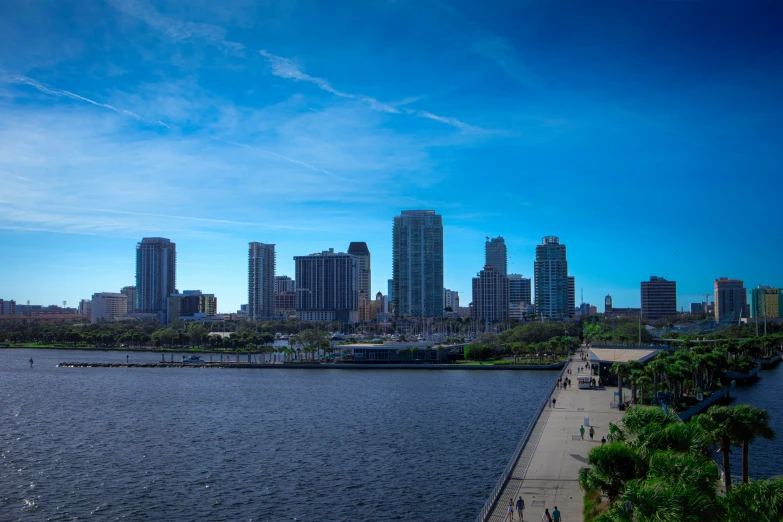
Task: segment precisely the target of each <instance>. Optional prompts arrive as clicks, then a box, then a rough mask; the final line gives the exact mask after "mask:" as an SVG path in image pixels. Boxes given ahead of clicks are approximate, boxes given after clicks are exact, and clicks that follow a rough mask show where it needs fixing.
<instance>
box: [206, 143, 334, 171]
mask: <svg viewBox="0 0 783 522" xmlns="http://www.w3.org/2000/svg"><path fill="white" fill-rule="evenodd" d="M212 139H213V140H215V141H219V142H221V143H226V144H227V145H234V146H236V147H243V148H246V149H252V150H257V151H259V152H262V153H264V154H269V155H270V156H273V157H275V158H279V159H281V160H283V161H287V162H289V163H293V164H295V165H301V166H302V167H305V168H307V169H310V170H312V171H315V172H321V173H323V174H329V175H333V174H332V173H331V172H329V171H328V170H324V169H319V168H318V167H314V166H312V165H310V164H309V163H305V162H304V161H301V160H298V159H294V158H289V157H288V156H283V155H282V154H279V153H277V152H272V151H271V150H268V149H264V148H261V147H254V146H252V145H248V144H247V143H239V142H237V141H229V140H224V139H222V138H215V137H213V138H212Z"/></svg>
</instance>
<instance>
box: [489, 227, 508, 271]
mask: <svg viewBox="0 0 783 522" xmlns="http://www.w3.org/2000/svg"><path fill="white" fill-rule="evenodd" d="M484 266H491V267H493V268H494V269H495V270H497V271H498V272H500V274H501V275H504V276H505V275H506V274H507V273H508V254H507V252H506V240H505V239H503V238H502V237H500V236H498V237H496V238H493V239H489V238H487V241H486V242H485V243H484Z"/></svg>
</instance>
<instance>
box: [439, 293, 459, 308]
mask: <svg viewBox="0 0 783 522" xmlns="http://www.w3.org/2000/svg"><path fill="white" fill-rule="evenodd" d="M449 308H450V309H451V311H452V312H456V311H457V309H458V308H459V292H457V291H456V290H449V289H448V288H444V289H443V310H444V311H445V310H447V309H449Z"/></svg>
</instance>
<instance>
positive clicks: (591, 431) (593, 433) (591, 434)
mask: <svg viewBox="0 0 783 522" xmlns="http://www.w3.org/2000/svg"><path fill="white" fill-rule="evenodd" d="M593 435H595V430H594V429H593V427H592V426H590V440H593Z"/></svg>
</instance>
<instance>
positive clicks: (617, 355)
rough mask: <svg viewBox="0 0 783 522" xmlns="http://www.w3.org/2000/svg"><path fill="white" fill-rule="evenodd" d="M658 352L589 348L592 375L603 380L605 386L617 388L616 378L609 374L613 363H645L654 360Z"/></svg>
mask: <svg viewBox="0 0 783 522" xmlns="http://www.w3.org/2000/svg"><path fill="white" fill-rule="evenodd" d="M660 351H661V350H659V349H657V348H625V347H623V348H590V366H591V367H592V369H593V375H595V376H597V377H601V378H603V380H604V384H605V385H607V386H617V376H616V375H612V374H611V373H609V368H611V367H612V365H613V364H614V363H616V362H624V363H627V362H631V361H639V362H640V363H647V362H649V361H651V360H653V359H655V356H657V355H658V353H659V352H660Z"/></svg>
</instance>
